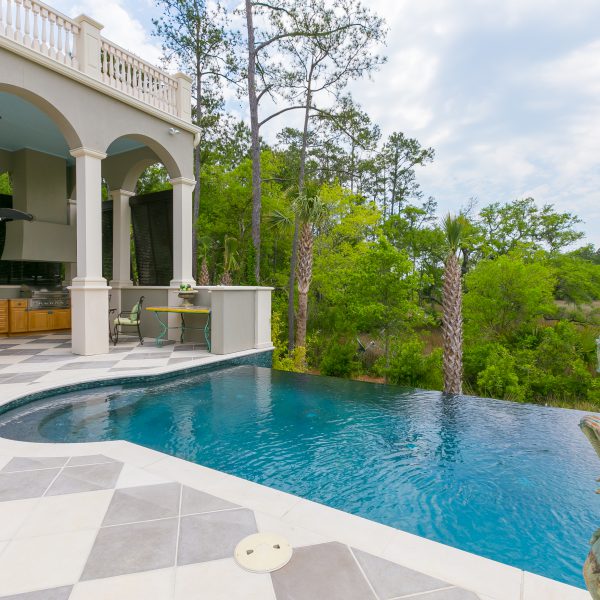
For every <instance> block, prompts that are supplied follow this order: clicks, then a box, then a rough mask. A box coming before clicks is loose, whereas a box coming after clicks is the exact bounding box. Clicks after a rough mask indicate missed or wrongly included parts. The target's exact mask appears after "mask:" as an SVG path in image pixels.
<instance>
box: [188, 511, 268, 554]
mask: <svg viewBox="0 0 600 600" xmlns="http://www.w3.org/2000/svg"><path fill="white" fill-rule="evenodd" d="M256 532H257V529H256V520H255V518H254V513H253V512H252V511H251V510H248V509H246V508H244V509H240V510H226V511H223V512H212V513H205V514H202V515H192V516H188V517H181V530H180V534H179V553H178V556H177V564H178V565H189V564H193V563H199V562H205V561H207V560H218V559H220V558H227V557H230V556H233V551H234V550H235V547H236V545H237V544H238V542H239V541H240V540H241V539H243V538H245V537H246V536H248V535H250V534H252V533H256Z"/></svg>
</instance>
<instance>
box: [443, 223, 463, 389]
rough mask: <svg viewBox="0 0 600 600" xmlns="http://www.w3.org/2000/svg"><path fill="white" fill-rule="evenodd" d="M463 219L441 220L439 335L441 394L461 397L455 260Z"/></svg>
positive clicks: (460, 324) (460, 336)
mask: <svg viewBox="0 0 600 600" xmlns="http://www.w3.org/2000/svg"><path fill="white" fill-rule="evenodd" d="M464 224H465V219H464V217H463V216H458V217H452V216H450V214H448V215H447V216H446V218H445V219H444V227H443V228H444V234H445V236H446V243H447V245H448V256H447V257H446V261H445V264H444V287H443V293H442V335H443V346H444V392H446V393H447V394H461V393H462V342H463V321H462V279H461V276H462V272H461V267H460V262H459V260H458V252H459V250H460V243H461V238H462V236H463V229H464Z"/></svg>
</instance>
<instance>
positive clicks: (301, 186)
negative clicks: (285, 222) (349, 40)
mask: <svg viewBox="0 0 600 600" xmlns="http://www.w3.org/2000/svg"><path fill="white" fill-rule="evenodd" d="M312 73H313V65H312V64H311V68H310V71H309V78H308V90H307V92H306V105H305V107H304V128H303V130H302V148H301V149H300V165H299V170H298V193H299V194H304V192H305V188H306V184H305V181H306V150H307V146H308V121H309V119H310V104H311V101H312V94H311V79H312ZM299 232H300V221H299V219H298V217H296V220H295V223H294V239H293V241H292V256H291V258H290V278H289V281H288V350H289V351H290V352H291V351H292V350H293V349H294V314H295V312H294V311H295V300H294V297H295V287H296V262H297V260H298V237H299ZM304 302H305V303H306V302H308V298H307V297H305V298H304ZM304 313H305V314H306V306H305V307H304ZM304 337H306V327H305V329H304ZM299 345H303V344H299Z"/></svg>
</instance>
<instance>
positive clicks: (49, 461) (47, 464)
mask: <svg viewBox="0 0 600 600" xmlns="http://www.w3.org/2000/svg"><path fill="white" fill-rule="evenodd" d="M68 458H69V457H68V456H38V457H35V456H34V457H30V456H15V457H14V458H11V459H10V460H9V461H8V463H7V464H6V465H4V467H3V468H2V471H0V472H2V473H14V472H16V471H32V470H34V469H52V468H58V467H63V466H64V465H65V463H66V462H67V460H68Z"/></svg>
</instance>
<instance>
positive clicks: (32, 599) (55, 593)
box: [1, 585, 73, 600]
mask: <svg viewBox="0 0 600 600" xmlns="http://www.w3.org/2000/svg"><path fill="white" fill-rule="evenodd" d="M72 589H73V586H71V585H68V586H64V587H59V588H54V589H52V590H41V591H38V592H25V593H24V594H17V595H16V596H2V598H1V600H69V596H70V595H71V590H72Z"/></svg>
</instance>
